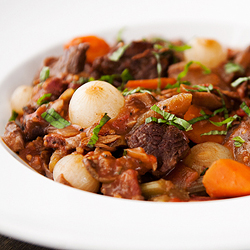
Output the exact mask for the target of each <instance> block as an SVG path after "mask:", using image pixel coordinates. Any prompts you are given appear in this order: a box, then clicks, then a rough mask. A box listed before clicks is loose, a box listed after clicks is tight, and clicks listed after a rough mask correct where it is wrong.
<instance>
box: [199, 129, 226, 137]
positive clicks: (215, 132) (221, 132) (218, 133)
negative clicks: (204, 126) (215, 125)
mask: <svg viewBox="0 0 250 250" xmlns="http://www.w3.org/2000/svg"><path fill="white" fill-rule="evenodd" d="M226 134H227V131H226V130H222V131H219V130H211V131H209V132H207V133H203V134H201V136H203V135H226Z"/></svg>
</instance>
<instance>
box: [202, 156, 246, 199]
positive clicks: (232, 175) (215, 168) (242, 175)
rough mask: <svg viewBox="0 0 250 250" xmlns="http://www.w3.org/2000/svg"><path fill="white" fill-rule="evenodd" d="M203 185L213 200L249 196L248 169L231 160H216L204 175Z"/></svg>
mask: <svg viewBox="0 0 250 250" xmlns="http://www.w3.org/2000/svg"><path fill="white" fill-rule="evenodd" d="M203 184H204V186H205V188H206V192H207V193H208V194H209V196H210V197H213V198H227V197H237V196H243V195H250V168H249V167H247V166H246V165H244V164H242V163H239V162H237V161H234V160H232V159H220V160H217V161H215V162H214V163H213V164H212V165H211V167H210V168H209V169H208V170H207V172H206V173H205V175H204V177H203Z"/></svg>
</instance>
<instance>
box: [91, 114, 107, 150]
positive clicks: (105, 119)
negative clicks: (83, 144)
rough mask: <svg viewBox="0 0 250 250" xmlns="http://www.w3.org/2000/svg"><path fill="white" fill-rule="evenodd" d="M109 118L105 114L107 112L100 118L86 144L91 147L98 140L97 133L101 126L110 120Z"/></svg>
mask: <svg viewBox="0 0 250 250" xmlns="http://www.w3.org/2000/svg"><path fill="white" fill-rule="evenodd" d="M110 119H111V118H110V117H109V116H108V115H107V113H105V114H104V116H103V117H102V119H101V120H100V123H99V124H98V125H97V126H96V127H95V128H94V129H93V135H92V136H91V138H90V140H89V142H88V144H87V146H88V147H89V148H93V147H94V146H95V144H96V142H97V141H98V138H99V137H98V134H99V132H100V130H101V128H102V127H103V126H104V125H105V124H106V123H107V122H108V121H109V120H110Z"/></svg>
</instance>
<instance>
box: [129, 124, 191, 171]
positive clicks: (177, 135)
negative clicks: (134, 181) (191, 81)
mask: <svg viewBox="0 0 250 250" xmlns="http://www.w3.org/2000/svg"><path fill="white" fill-rule="evenodd" d="M127 143H128V146H129V147H130V148H134V147H142V148H143V149H144V150H145V152H146V153H147V154H151V155H154V156H155V157H156V158H157V164H158V168H157V170H159V172H160V173H162V174H167V173H168V172H169V171H171V170H172V169H173V168H174V167H175V165H176V163H177V162H178V161H179V160H180V159H182V158H183V157H185V155H186V154H187V153H188V151H189V149H190V148H189V145H188V139H187V137H186V136H185V134H184V133H183V132H182V131H181V130H179V129H178V128H176V127H175V126H168V125H166V124H158V123H154V122H151V123H148V124H143V125H141V126H140V127H139V128H138V129H137V130H136V131H135V132H134V133H133V134H132V135H131V136H129V137H128V138H127Z"/></svg>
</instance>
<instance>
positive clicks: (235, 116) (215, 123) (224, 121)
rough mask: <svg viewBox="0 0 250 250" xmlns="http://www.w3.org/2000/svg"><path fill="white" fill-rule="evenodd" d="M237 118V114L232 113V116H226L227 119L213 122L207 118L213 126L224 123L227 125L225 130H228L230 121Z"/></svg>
mask: <svg viewBox="0 0 250 250" xmlns="http://www.w3.org/2000/svg"><path fill="white" fill-rule="evenodd" d="M238 118H239V116H238V115H234V116H230V117H228V118H227V119H225V120H223V121H221V122H213V121H211V120H209V121H210V122H211V123H212V124H214V125H215V126H217V127H220V126H222V125H225V124H226V125H227V130H228V129H229V127H231V125H232V122H233V121H235V120H237V119H238Z"/></svg>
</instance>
